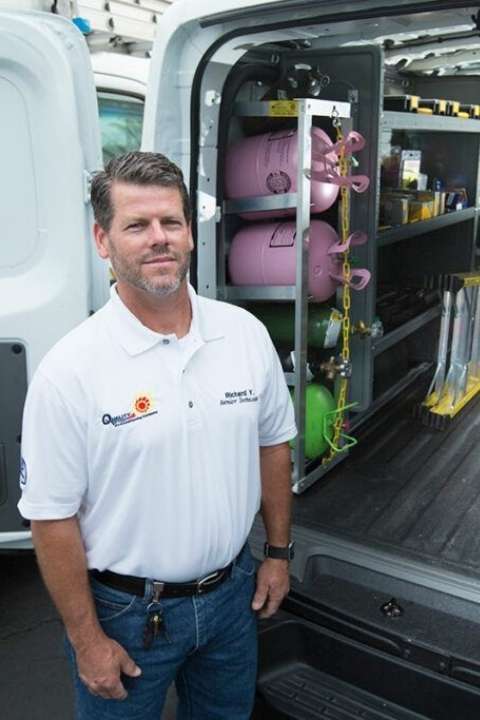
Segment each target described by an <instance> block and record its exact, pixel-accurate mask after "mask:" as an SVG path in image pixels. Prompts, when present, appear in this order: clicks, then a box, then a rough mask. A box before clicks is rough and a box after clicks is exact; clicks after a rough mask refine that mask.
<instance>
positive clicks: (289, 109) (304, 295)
mask: <svg viewBox="0 0 480 720" xmlns="http://www.w3.org/2000/svg"><path fill="white" fill-rule="evenodd" d="M234 114H235V115H237V116H239V117H257V118H258V117H266V118H267V117H268V118H272V117H289V118H295V119H296V120H297V128H298V135H297V136H298V168H297V192H296V193H289V194H285V195H273V196H267V197H257V198H241V199H238V200H227V201H225V202H224V203H223V208H222V209H223V213H222V221H221V238H220V244H219V247H220V254H221V255H222V254H223V256H224V255H225V253H226V248H227V246H228V243H227V237H226V223H225V218H226V217H228V216H230V215H232V214H238V213H244V212H255V211H262V210H263V211H267V210H285V209H287V208H296V237H297V243H296V283H295V285H294V286H293V285H292V286H286V287H283V286H282V287H275V286H262V287H252V286H248V287H247V286H231V285H230V286H229V285H227V284H226V282H225V281H224V279H223V277H222V275H221V274H220V275H219V282H218V283H217V297H220V298H223V299H225V300H229V301H234V302H235V301H237V302H238V301H240V302H241V301H251V300H273V301H294V302H295V343H294V357H295V370H294V372H293V373H289V377H288V380H289V384H291V385H293V386H294V387H295V398H294V404H295V418H296V423H297V428H298V436H297V439H296V441H295V447H294V450H293V453H292V456H293V472H292V485H293V490H294V492H301V491H302V490H303V489H305V488H306V487H308V486H309V485H311V484H312V483H313V482H315V480H316V479H317V478H318V477H320V476H321V475H322V474H324V473H325V472H326V470H325V468H324V467H323V466H318V464H317V466H316V467H315V469H314V470H312V471H311V472H308V470H306V458H305V389H306V382H307V322H308V238H309V232H310V205H311V192H310V190H311V187H310V186H311V152H312V151H311V142H312V140H311V129H312V120H313V118H314V117H328V118H333V117H335V116H336V117H339V118H341V119H342V124H343V129H344V133H348V132H349V131H350V130H351V127H352V123H351V119H350V104H349V103H344V102H336V101H335V102H334V101H329V100H314V99H301V100H290V101H262V102H250V103H236V104H235V106H234ZM299 239H301V241H298V240H299ZM224 265H225V257H220V258H219V266H221V267H223V266H224Z"/></svg>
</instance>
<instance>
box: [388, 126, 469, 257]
mask: <svg viewBox="0 0 480 720" xmlns="http://www.w3.org/2000/svg"><path fill="white" fill-rule="evenodd" d="M478 125H480V121H478ZM479 129H480V128H479ZM477 212H478V211H477V208H474V207H469V208H465V209H464V210H457V211H455V212H451V213H446V214H444V215H438V216H437V217H434V218H431V219H430V220H421V221H419V222H415V223H408V224H407V225H399V226H397V227H393V228H389V229H388V230H381V231H380V232H379V233H378V235H377V247H385V246H386V245H393V243H396V242H399V241H401V240H408V239H409V238H412V237H417V236H418V235H426V234H427V233H430V232H432V231H433V230H439V229H440V228H444V227H449V226H451V225H457V224H458V223H462V222H466V221H467V220H474V219H475V217H476V215H477Z"/></svg>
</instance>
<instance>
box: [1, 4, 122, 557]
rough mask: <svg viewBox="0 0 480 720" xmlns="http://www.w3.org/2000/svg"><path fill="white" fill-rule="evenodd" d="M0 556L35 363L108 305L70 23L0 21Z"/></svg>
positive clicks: (87, 105) (9, 527) (9, 16)
mask: <svg viewBox="0 0 480 720" xmlns="http://www.w3.org/2000/svg"><path fill="white" fill-rule="evenodd" d="M0 107H1V108H2V123H1V131H0V157H1V159H2V161H1V164H0V217H1V218H2V226H1V242H0V405H1V413H0V547H19V546H21V544H22V541H24V540H26V539H27V538H28V537H29V533H28V532H26V531H25V528H24V527H22V521H21V518H20V515H19V514H18V512H17V509H16V504H17V501H18V497H19V490H18V468H19V452H20V432H21V416H22V409H23V403H24V398H25V392H26V388H27V384H28V381H29V379H30V377H31V376H32V373H33V372H34V370H35V368H36V367H37V365H38V363H39V362H40V360H41V359H42V357H43V356H44V355H45V353H46V352H47V351H48V350H49V349H50V348H51V347H52V345H54V343H55V342H56V341H57V340H59V339H60V338H61V337H62V336H63V335H64V334H65V333H66V332H68V331H69V330H70V329H71V328H72V327H74V326H75V325H77V324H78V323H80V322H81V321H82V320H84V319H85V318H86V317H88V315H89V314H90V313H91V312H93V311H95V310H96V309H97V308H98V307H100V306H101V305H102V304H103V303H104V302H105V300H106V298H107V296H108V275H107V269H106V268H105V267H104V265H103V264H102V263H101V262H100V261H97V260H96V254H95V252H94V247H93V240H92V237H91V226H92V215H91V208H90V201H89V180H90V175H91V173H92V172H93V171H94V170H97V169H98V168H100V167H101V162H102V161H101V146H100V136H99V130H98V119H97V101H96V95H95V86H94V82H93V73H92V70H91V65H90V58H89V55H88V49H87V46H86V43H85V40H84V38H83V36H82V35H81V33H80V32H79V31H78V30H77V28H75V27H74V25H73V24H72V23H71V22H69V21H67V20H65V19H63V18H59V17H55V16H49V15H46V14H43V13H34V12H25V13H21V12H10V11H2V12H0Z"/></svg>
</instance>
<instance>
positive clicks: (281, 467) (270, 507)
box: [260, 443, 292, 546]
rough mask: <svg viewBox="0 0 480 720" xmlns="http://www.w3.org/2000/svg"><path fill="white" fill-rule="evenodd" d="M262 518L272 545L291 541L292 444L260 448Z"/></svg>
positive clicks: (285, 543)
mask: <svg viewBox="0 0 480 720" xmlns="http://www.w3.org/2000/svg"><path fill="white" fill-rule="evenodd" d="M260 472H261V482H262V508H261V512H262V518H263V522H264V525H265V530H266V534H267V541H268V542H269V543H270V545H280V546H284V545H287V544H288V542H289V541H290V518H291V508H292V481H291V461H290V446H289V444H288V443H281V444H280V445H272V446H269V447H261V448H260Z"/></svg>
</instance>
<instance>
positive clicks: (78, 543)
mask: <svg viewBox="0 0 480 720" xmlns="http://www.w3.org/2000/svg"><path fill="white" fill-rule="evenodd" d="M32 536H33V542H34V545H35V551H36V553H37V559H38V564H39V565H40V570H41V573H42V576H43V579H44V581H45V584H46V586H47V588H48V590H49V592H50V595H51V596H52V599H53V601H54V603H55V605H56V607H57V609H58V611H59V613H60V615H61V616H62V619H63V622H64V624H65V629H66V631H67V635H68V637H69V639H70V642H71V643H72V645H73V646H74V647H75V648H76V649H77V648H78V647H81V646H83V645H88V644H90V643H92V642H93V641H94V640H95V639H96V638H97V637H98V636H99V635H101V634H103V631H102V629H101V627H100V624H99V622H98V619H97V614H96V611H95V605H94V602H93V598H92V593H91V590H90V584H89V581H88V573H87V563H86V557H85V550H84V547H83V543H82V538H81V535H80V529H79V526H78V520H77V518H76V517H72V518H68V519H66V520H37V521H32Z"/></svg>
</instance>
